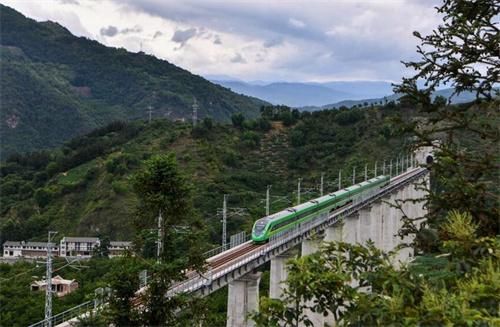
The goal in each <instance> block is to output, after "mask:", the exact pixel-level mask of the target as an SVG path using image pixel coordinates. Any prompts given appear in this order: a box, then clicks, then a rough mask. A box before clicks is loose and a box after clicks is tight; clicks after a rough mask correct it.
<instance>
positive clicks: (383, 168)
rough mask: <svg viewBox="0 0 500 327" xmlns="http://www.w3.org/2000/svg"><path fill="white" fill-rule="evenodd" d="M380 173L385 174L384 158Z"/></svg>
mask: <svg viewBox="0 0 500 327" xmlns="http://www.w3.org/2000/svg"><path fill="white" fill-rule="evenodd" d="M382 175H385V160H384V165H383V166H382Z"/></svg>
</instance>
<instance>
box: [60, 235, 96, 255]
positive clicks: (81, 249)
mask: <svg viewBox="0 0 500 327" xmlns="http://www.w3.org/2000/svg"><path fill="white" fill-rule="evenodd" d="M99 244H100V241H99V239H98V238H97V237H71V236H70V237H63V238H62V240H61V242H60V243H59V255H60V256H61V257H91V256H92V251H93V250H94V247H96V246H98V245H99Z"/></svg>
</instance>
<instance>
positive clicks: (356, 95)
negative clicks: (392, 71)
mask: <svg viewBox="0 0 500 327" xmlns="http://www.w3.org/2000/svg"><path fill="white" fill-rule="evenodd" d="M313 84H319V85H321V86H324V87H328V88H330V89H332V90H336V91H341V92H345V93H348V94H351V95H352V97H351V99H366V98H380V97H384V96H387V95H391V94H392V93H393V92H392V89H393V86H392V83H390V82H385V81H333V82H323V83H313ZM344 100H345V99H344Z"/></svg>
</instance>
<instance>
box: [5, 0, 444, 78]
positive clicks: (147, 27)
mask: <svg viewBox="0 0 500 327" xmlns="http://www.w3.org/2000/svg"><path fill="white" fill-rule="evenodd" d="M1 1H2V3H4V4H7V5H9V6H11V7H13V8H15V9H16V10H20V11H21V12H22V13H24V14H25V15H27V16H29V17H32V18H34V19H37V20H47V19H50V20H53V21H57V22H59V23H61V24H62V25H63V26H65V27H67V28H68V29H69V30H70V31H71V32H73V33H75V34H77V35H79V36H81V35H83V36H86V37H89V38H92V39H96V40H98V41H99V42H102V43H104V44H106V45H108V46H113V47H124V48H126V49H128V50H130V51H137V50H138V47H139V44H141V43H143V46H144V47H143V49H144V51H146V52H148V53H150V54H152V55H155V56H157V57H159V58H162V59H166V60H168V61H170V62H172V63H174V64H176V65H178V66H181V67H183V68H185V69H187V70H190V71H192V72H194V73H196V74H202V75H203V74H220V73H221V72H224V73H225V74H227V75H232V76H234V77H236V78H240V79H259V80H268V81H269V80H288V81H311V80H322V81H325V80H343V79H344V80H352V79H380V80H393V81H396V80H399V79H400V78H401V76H402V75H403V74H404V72H405V68H404V66H402V65H401V63H400V61H401V60H413V59H415V58H417V55H416V52H415V47H416V45H417V40H416V39H415V38H414V37H413V36H412V32H413V31H415V30H417V31H420V32H422V33H423V34H428V33H429V32H430V31H431V30H432V28H435V27H436V26H437V25H438V24H439V22H440V20H441V17H440V15H439V14H437V13H436V12H435V10H434V8H433V7H434V6H435V5H439V3H440V1H441V0H428V1H420V0H397V1H380V0H377V1H375V0H350V1H324V0H308V1H307V2H305V1H267V0H254V1H251V2H250V1H220V0H204V1H199V0H182V1H179V0H105V1H102V2H95V1H88V2H87V1H85V2H84V1H80V2H81V5H80V6H76V5H63V4H62V3H61V2H60V1H63V0H56V1H54V0H52V1H49V0H47V1H43V5H42V4H38V1H37V0H25V1H18V0H1ZM102 22H106V25H105V26H104V27H103V25H102ZM130 22H134V24H137V26H140V27H141V29H142V30H139V29H138V28H136V27H132V26H133V25H130V24H131V23H130ZM125 27H127V28H125ZM122 31H125V32H126V33H124V34H120V33H121V32H122ZM160 31H161V32H160ZM158 32H159V33H158ZM118 34H119V35H120V37H118ZM162 35H164V36H169V41H168V42H169V44H170V45H172V44H174V45H175V47H172V46H165V41H166V40H165V39H164V38H163V37H161V36H162ZM112 36H114V37H112ZM186 44H189V47H187V46H186V47H184V46H185V45H186ZM180 48H183V51H176V50H178V49H180ZM242 63H244V64H242Z"/></svg>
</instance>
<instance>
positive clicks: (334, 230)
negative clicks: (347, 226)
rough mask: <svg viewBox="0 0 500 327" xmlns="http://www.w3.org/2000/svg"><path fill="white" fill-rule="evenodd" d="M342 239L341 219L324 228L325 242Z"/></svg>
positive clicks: (342, 224)
mask: <svg viewBox="0 0 500 327" xmlns="http://www.w3.org/2000/svg"><path fill="white" fill-rule="evenodd" d="M343 239H344V222H343V221H341V222H339V223H337V224H335V225H333V226H330V227H328V228H326V229H325V239H324V241H325V242H341V241H343Z"/></svg>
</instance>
